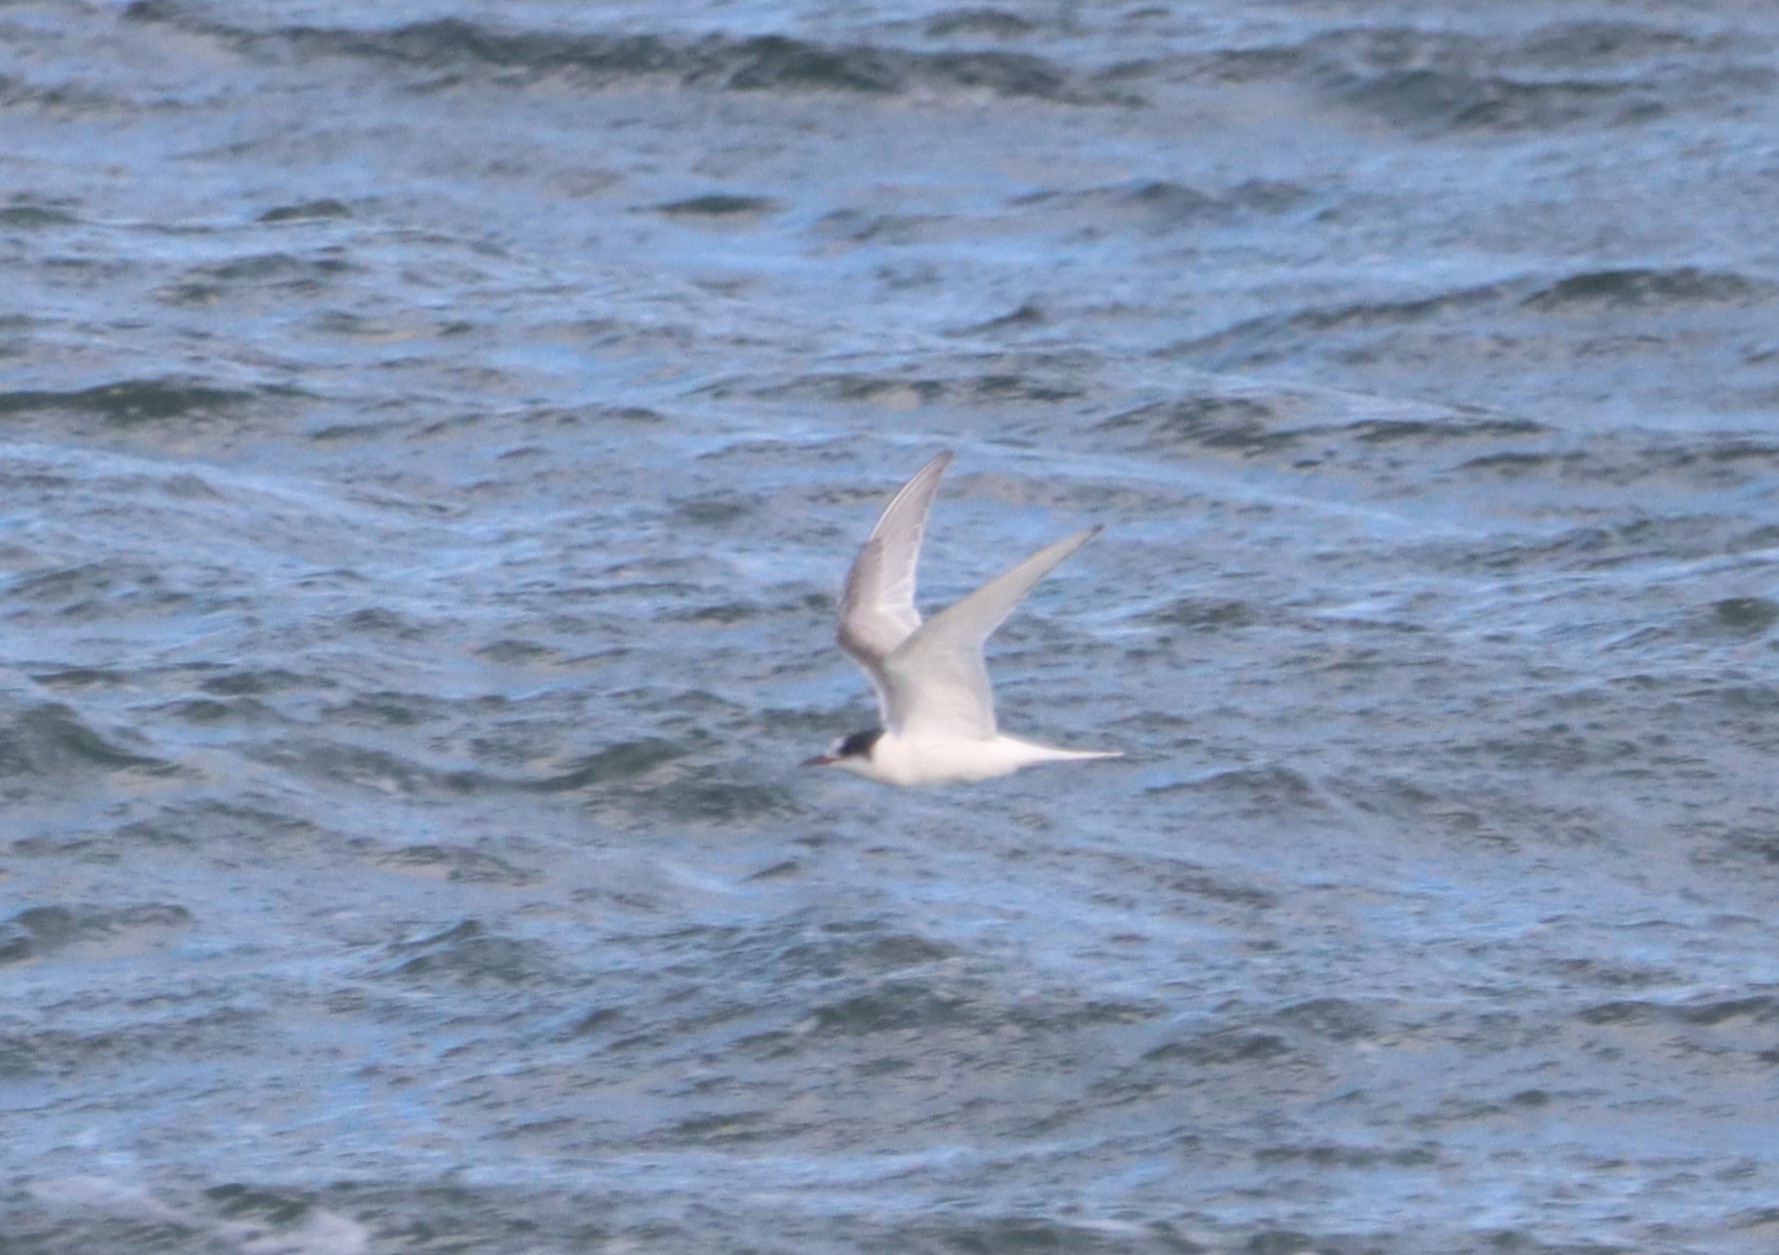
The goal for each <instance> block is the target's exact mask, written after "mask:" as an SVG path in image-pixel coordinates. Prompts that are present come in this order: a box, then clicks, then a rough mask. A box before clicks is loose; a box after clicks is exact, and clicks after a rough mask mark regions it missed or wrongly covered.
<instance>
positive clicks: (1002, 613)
mask: <svg viewBox="0 0 1779 1255" xmlns="http://www.w3.org/2000/svg"><path fill="white" fill-rule="evenodd" d="M1100 530H1101V529H1100V528H1097V527H1090V528H1088V529H1087V530H1086V531H1084V532H1076V533H1075V534H1074V535H1073V536H1070V537H1068V538H1067V539H1065V540H1059V541H1057V542H1056V543H1055V544H1053V545H1046V546H1044V548H1042V549H1040V550H1038V552H1036V553H1034V554H1033V555H1032V556H1031V557H1029V558H1027V559H1026V560H1025V561H1024V562H1021V563H1020V564H1019V565H1018V566H1015V567H1012V568H1010V569H1009V570H1007V571H1003V572H1002V573H1001V574H999V575H997V576H995V577H994V578H993V579H992V580H990V581H989V582H988V583H986V584H984V585H983V586H982V587H981V588H978V589H977V590H976V591H975V592H973V593H971V594H970V595H969V596H968V597H965V598H964V599H963V600H962V601H959V602H957V603H955V604H954V605H950V606H947V607H946V608H945V609H943V610H941V611H940V612H939V613H938V614H936V615H934V616H933V617H932V618H931V619H928V620H927V621H926V623H925V624H923V625H922V626H921V627H920V628H918V629H917V630H916V631H915V632H914V634H913V635H912V636H910V637H909V638H908V639H907V640H905V641H903V642H902V644H901V645H900V646H899V647H897V649H896V650H895V651H894V652H893V653H891V654H890V655H889V656H888V657H887V658H885V659H883V661H882V664H881V668H880V669H881V672H882V676H881V679H880V680H878V681H877V682H878V684H879V691H880V692H881V693H882V695H883V697H884V704H885V714H886V715H888V716H889V717H890V722H889V727H891V728H892V729H894V730H895V731H896V732H898V733H900V734H903V735H929V736H939V737H946V736H950V737H980V738H984V739H986V738H988V737H992V736H994V734H995V703H994V691H993V689H991V688H990V687H989V682H988V667H987V665H986V664H985V663H984V662H983V661H982V646H983V645H984V644H985V643H986V642H987V640H988V638H989V636H990V635H992V634H993V632H994V630H995V629H996V628H998V627H1000V626H1001V623H1002V621H1003V620H1005V619H1006V617H1007V615H1008V614H1009V613H1011V612H1012V610H1013V607H1014V606H1017V605H1018V604H1019V603H1020V602H1021V601H1023V600H1024V599H1025V595H1026V594H1027V593H1029V592H1031V591H1032V587H1033V585H1035V584H1037V582H1038V581H1039V580H1041V579H1043V578H1044V577H1045V576H1046V575H1048V574H1049V573H1050V572H1051V570H1052V569H1053V568H1054V567H1055V566H1056V564H1057V563H1059V562H1061V561H1062V560H1063V559H1064V558H1066V557H1068V556H1069V555H1070V554H1072V553H1074V552H1075V550H1077V549H1079V548H1080V547H1081V546H1082V545H1084V544H1086V543H1087V542H1088V541H1089V540H1092V539H1093V538H1094V537H1095V536H1097V535H1099V533H1100ZM873 678H874V679H877V677H873Z"/></svg>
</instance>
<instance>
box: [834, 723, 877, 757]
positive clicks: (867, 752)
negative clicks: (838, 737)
mask: <svg viewBox="0 0 1779 1255" xmlns="http://www.w3.org/2000/svg"><path fill="white" fill-rule="evenodd" d="M882 735H883V729H882V728H867V729H866V730H865V731H863V732H855V733H853V734H852V735H851V736H849V737H847V738H846V739H845V740H844V741H842V742H840V752H839V753H838V754H836V755H835V757H837V758H869V757H871V747H872V746H874V745H876V744H877V739H878V738H879V737H881V736H882Z"/></svg>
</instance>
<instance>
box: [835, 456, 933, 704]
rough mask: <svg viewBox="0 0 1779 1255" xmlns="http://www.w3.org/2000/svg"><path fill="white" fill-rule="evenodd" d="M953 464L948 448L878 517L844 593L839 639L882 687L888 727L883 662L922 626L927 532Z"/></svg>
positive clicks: (879, 692) (881, 700)
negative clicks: (921, 567) (919, 592)
mask: <svg viewBox="0 0 1779 1255" xmlns="http://www.w3.org/2000/svg"><path fill="white" fill-rule="evenodd" d="M950 465H951V452H950V451H949V450H947V451H946V452H944V453H941V454H939V455H938V456H937V457H935V458H934V459H933V460H932V461H930V462H928V463H927V464H926V465H925V466H923V467H921V468H920V469H919V470H918V471H916V472H914V474H913V475H912V476H911V477H910V478H909V480H908V482H907V483H905V484H903V485H902V488H901V491H900V492H898V493H896V495H895V496H894V497H892V498H890V503H889V504H888V505H886V506H885V507H884V508H883V513H882V514H881V515H880V516H878V519H877V526H876V527H873V528H872V529H871V535H870V536H869V537H868V538H866V540H865V547H864V548H863V549H861V550H859V556H858V557H857V558H855V559H854V560H853V564H852V570H850V571H848V572H847V574H846V587H845V589H844V590H842V592H841V594H840V630H839V631H838V632H837V633H836V639H837V640H838V641H839V642H840V648H842V649H844V650H845V651H846V652H847V653H848V654H850V655H852V658H853V660H854V661H855V662H857V663H858V664H859V666H861V667H863V668H864V669H865V674H866V675H867V676H869V677H870V678H871V686H872V687H873V688H875V689H876V690H877V704H878V706H879V707H880V708H881V709H882V713H883V719H884V724H885V726H886V727H887V726H889V725H890V724H891V723H892V722H893V712H892V710H891V707H890V698H889V690H888V687H887V685H886V683H885V681H884V678H883V660H884V658H885V657H887V656H888V655H889V654H890V653H891V652H892V651H894V650H895V649H896V647H897V646H899V645H900V644H902V642H903V641H905V640H907V639H908V638H909V637H910V636H912V635H913V634H914V632H915V629H917V628H918V627H920V611H918V610H916V609H915V608H914V568H915V566H916V564H917V563H918V562H919V561H920V542H921V540H922V538H923V537H924V536H925V535H926V530H927V512H928V511H929V510H931V509H932V506H933V495H934V494H935V493H937V492H938V491H939V477H940V476H941V475H943V474H945V468H946V467H948V466H950Z"/></svg>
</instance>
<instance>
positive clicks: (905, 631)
mask: <svg viewBox="0 0 1779 1255" xmlns="http://www.w3.org/2000/svg"><path fill="white" fill-rule="evenodd" d="M949 465H951V454H950V452H945V453H941V454H939V456H938V457H936V458H934V459H933V460H932V461H930V462H928V463H927V464H926V465H925V466H923V467H921V468H920V469H919V470H918V471H916V472H914V475H913V477H912V478H911V479H909V481H908V482H907V483H906V484H903V485H902V489H901V491H900V492H898V493H896V495H895V496H894V497H893V498H891V499H890V503H889V504H888V505H887V506H885V507H884V509H883V515H882V516H881V517H880V518H879V519H878V520H877V526H876V527H874V528H872V529H871V535H870V536H869V537H867V538H866V540H865V545H864V548H862V549H861V550H859V556H858V557H857V558H856V559H855V560H854V561H853V564H852V570H851V571H850V572H848V573H847V576H846V587H845V589H844V590H843V591H842V593H841V595H840V630H839V632H838V633H837V634H836V639H837V640H838V641H839V642H840V648H841V649H843V650H845V651H846V652H847V653H848V654H850V655H852V657H853V660H854V661H856V662H857V663H858V664H859V666H861V667H863V668H864V670H865V675H866V676H867V677H869V679H870V681H871V687H872V688H873V689H875V690H876V691H877V708H878V711H879V714H880V716H881V718H882V723H881V725H880V726H878V727H875V728H868V729H866V730H865V731H863V732H855V733H853V734H852V735H851V736H847V737H842V738H840V739H839V740H837V741H835V742H834V744H833V745H831V746H829V748H828V752H827V753H825V754H818V755H816V756H815V757H814V758H811V759H809V760H807V761H806V762H805V763H804V764H803V765H804V766H806V767H817V766H835V767H844V768H846V769H847V770H848V771H851V772H854V773H856V774H858V775H861V776H863V777H865V778H866V779H867V780H875V781H877V782H879V783H881V784H895V785H926V784H961V783H965V782H969V781H975V780H989V779H992V778H994V777H995V776H1004V775H1008V774H1009V773H1011V772H1015V771H1018V770H1019V769H1020V768H1021V767H1030V766H1032V765H1034V764H1036V763H1057V762H1067V761H1071V760H1075V759H1085V758H1118V757H1121V755H1120V754H1118V753H1117V752H1114V751H1106V750H1065V749H1057V748H1055V747H1053V746H1049V745H1039V744H1037V743H1036V742H1034V741H1026V740H1021V739H1020V738H1019V737H1014V736H1007V735H1006V734H1004V733H1002V732H1000V731H998V730H997V729H996V727H995V706H994V692H993V690H992V689H991V688H990V687H989V681H988V668H987V666H986V665H985V664H984V663H983V660H982V647H983V645H984V644H985V643H986V642H987V640H988V638H989V636H990V635H991V634H992V633H993V632H994V630H995V629H996V628H998V627H999V626H1001V622H1002V620H1004V619H1005V618H1006V617H1007V615H1008V614H1009V613H1010V612H1011V611H1012V609H1013V607H1015V606H1017V605H1018V604H1019V603H1020V602H1021V601H1022V600H1024V598H1025V595H1026V594H1027V593H1029V592H1031V590H1032V588H1033V586H1034V585H1036V584H1037V582H1038V581H1039V580H1041V579H1043V578H1044V577H1045V576H1046V575H1048V574H1049V573H1050V571H1051V569H1052V568H1054V567H1055V566H1056V564H1057V563H1059V562H1061V561H1062V560H1063V559H1064V558H1066V557H1068V556H1069V555H1070V554H1072V553H1074V552H1075V550H1077V549H1079V548H1080V547H1081V546H1082V545H1084V544H1086V543H1087V542H1088V541H1089V540H1091V539H1092V538H1093V537H1094V536H1096V535H1098V534H1099V532H1100V529H1099V528H1097V527H1090V528H1088V529H1087V530H1086V531H1083V532H1076V533H1075V534H1074V535H1073V536H1070V537H1067V538H1066V539H1064V540H1059V541H1057V542H1056V543H1055V544H1051V545H1046V546H1045V547H1044V548H1042V549H1040V550H1038V551H1037V552H1036V553H1034V554H1032V555H1031V556H1030V557H1029V558H1027V559H1026V560H1025V561H1023V562H1021V563H1019V564H1018V565H1017V566H1014V567H1011V568H1009V569H1008V570H1006V571H1003V572H1002V573H1001V574H999V575H997V576H995V577H994V578H993V579H992V580H990V581H988V583H986V584H984V585H983V586H982V587H981V588H978V589H977V590H976V591H975V592H973V593H971V594H970V595H969V596H968V597H965V598H964V599H963V600H962V601H959V602H956V603H954V604H953V605H950V606H947V607H946V608H945V609H944V610H941V611H940V612H939V613H937V614H935V615H934V616H933V617H932V618H931V619H928V620H927V621H926V622H925V623H922V622H921V618H920V612H919V611H918V610H916V609H915V608H914V568H915V565H916V563H918V562H919V560H920V542H921V538H922V537H923V536H924V535H925V534H926V529H927V512H928V511H929V510H930V509H931V508H932V505H933V496H934V494H935V493H937V492H938V490H939V477H940V476H941V475H943V474H944V473H945V468H946V467H947V466H949Z"/></svg>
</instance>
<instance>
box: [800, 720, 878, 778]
mask: <svg viewBox="0 0 1779 1255" xmlns="http://www.w3.org/2000/svg"><path fill="white" fill-rule="evenodd" d="M882 735H883V729H882V728H867V729H865V731H863V732H855V733H853V734H852V735H851V736H843V737H841V738H840V739H839V740H838V741H835V742H834V743H833V744H832V745H830V746H828V752H827V753H825V754H817V755H816V756H815V757H814V758H806V759H804V760H803V765H804V766H805V767H846V768H849V769H853V770H856V769H858V768H859V767H861V766H863V765H864V764H866V763H868V762H870V761H871V751H872V750H874V749H875V748H877V741H878V738H879V737H881V736H882Z"/></svg>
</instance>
